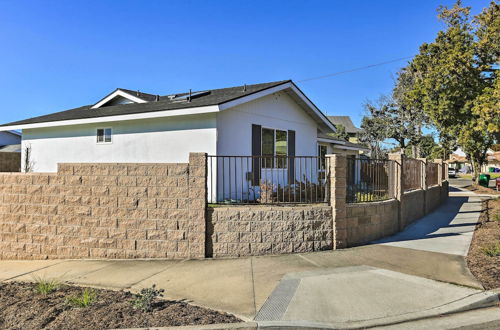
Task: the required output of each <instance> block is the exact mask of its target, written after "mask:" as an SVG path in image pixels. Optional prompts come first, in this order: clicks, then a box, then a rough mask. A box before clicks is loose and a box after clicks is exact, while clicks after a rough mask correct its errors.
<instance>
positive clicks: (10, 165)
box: [0, 152, 21, 172]
mask: <svg viewBox="0 0 500 330" xmlns="http://www.w3.org/2000/svg"><path fill="white" fill-rule="evenodd" d="M20 171H21V153H20V152H0V172H20Z"/></svg>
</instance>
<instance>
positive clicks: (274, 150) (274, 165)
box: [260, 126, 288, 170]
mask: <svg viewBox="0 0 500 330" xmlns="http://www.w3.org/2000/svg"><path fill="white" fill-rule="evenodd" d="M265 129H268V130H272V131H273V165H272V167H264V166H262V169H267V170H269V169H273V170H286V169H288V164H287V163H288V162H285V164H286V166H285V167H278V166H277V164H275V160H276V157H277V156H276V131H282V132H285V133H286V156H285V157H288V130H287V129H281V128H271V127H264V126H262V127H261V129H260V150H261V156H263V157H265V156H264V155H263V154H262V151H264V139H263V136H262V134H263V131H264V130H265Z"/></svg>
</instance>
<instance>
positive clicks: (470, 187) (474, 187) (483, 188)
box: [464, 184, 500, 195]
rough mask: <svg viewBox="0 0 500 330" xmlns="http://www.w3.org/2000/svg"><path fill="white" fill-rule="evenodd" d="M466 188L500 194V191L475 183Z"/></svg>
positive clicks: (480, 192)
mask: <svg viewBox="0 0 500 330" xmlns="http://www.w3.org/2000/svg"><path fill="white" fill-rule="evenodd" d="M464 188H465V189H467V190H470V191H473V192H475V193H476V194H489V195H500V191H497V190H495V189H491V188H486V187H483V186H480V185H477V184H473V185H470V186H467V187H464Z"/></svg>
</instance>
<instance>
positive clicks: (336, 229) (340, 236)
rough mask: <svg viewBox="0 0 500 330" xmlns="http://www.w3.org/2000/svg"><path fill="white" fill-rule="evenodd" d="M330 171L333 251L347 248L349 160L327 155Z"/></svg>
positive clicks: (341, 156)
mask: <svg viewBox="0 0 500 330" xmlns="http://www.w3.org/2000/svg"><path fill="white" fill-rule="evenodd" d="M326 157H327V158H328V159H329V161H328V163H329V166H330V169H329V171H328V175H329V177H328V181H329V184H330V206H331V207H332V218H333V219H332V221H333V223H332V230H333V249H334V250H336V249H339V248H344V247H347V221H346V218H347V210H346V204H347V202H346V196H347V194H346V190H347V183H346V178H347V159H346V157H345V156H344V155H326Z"/></svg>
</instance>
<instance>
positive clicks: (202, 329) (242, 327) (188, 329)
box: [110, 322, 258, 330]
mask: <svg viewBox="0 0 500 330" xmlns="http://www.w3.org/2000/svg"><path fill="white" fill-rule="evenodd" d="M170 329H172V330H216V329H235V330H256V329H258V326H257V323H255V322H241V323H220V324H206V325H187V326H180V327H149V328H129V329H110V330H170Z"/></svg>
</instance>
